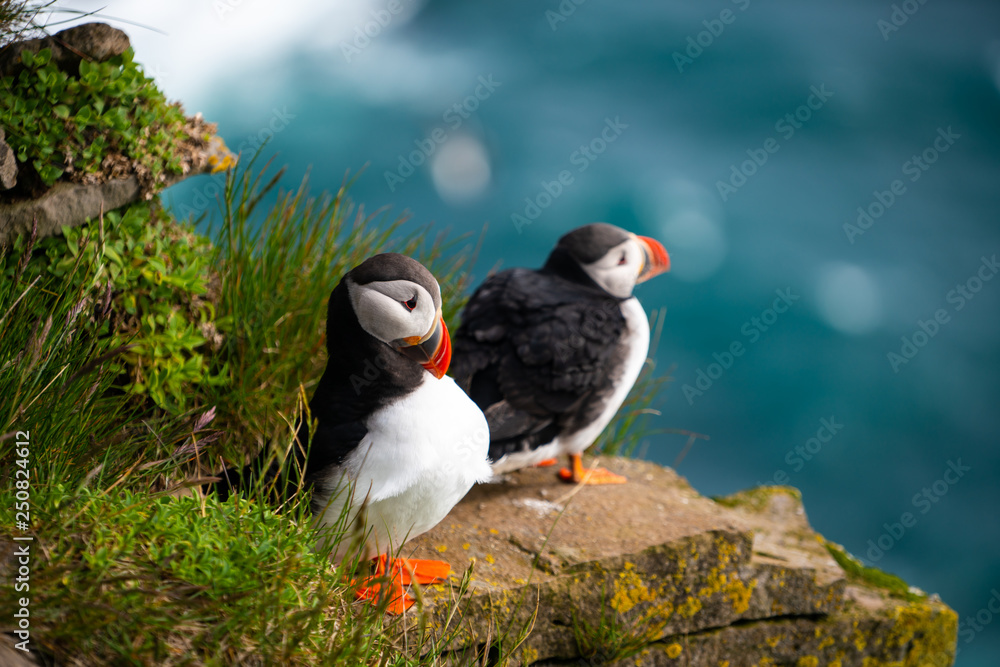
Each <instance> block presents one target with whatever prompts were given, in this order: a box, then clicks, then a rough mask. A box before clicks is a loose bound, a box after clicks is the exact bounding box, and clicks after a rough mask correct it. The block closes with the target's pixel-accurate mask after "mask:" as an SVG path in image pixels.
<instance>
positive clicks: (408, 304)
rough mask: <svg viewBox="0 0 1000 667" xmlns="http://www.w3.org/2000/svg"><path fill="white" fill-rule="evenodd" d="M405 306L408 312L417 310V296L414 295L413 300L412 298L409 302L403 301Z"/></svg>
mask: <svg viewBox="0 0 1000 667" xmlns="http://www.w3.org/2000/svg"><path fill="white" fill-rule="evenodd" d="M403 306H404V307H405V308H406V309H407V310H409V311H412V310H413V309H414V308H416V307H417V295H415V294H414V295H413V298H411V299H410V300H409V301H403Z"/></svg>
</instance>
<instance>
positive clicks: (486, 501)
mask: <svg viewBox="0 0 1000 667" xmlns="http://www.w3.org/2000/svg"><path fill="white" fill-rule="evenodd" d="M601 463H602V465H604V466H605V467H607V468H609V469H611V470H613V471H615V472H618V473H621V474H624V475H626V476H627V477H628V478H629V483H628V484H625V485H616V486H594V487H586V486H585V487H569V486H566V485H564V484H561V483H560V482H558V481H556V480H555V475H554V473H553V472H552V470H550V469H529V470H522V471H520V472H518V473H516V474H515V475H513V477H514V478H516V483H510V482H501V483H496V484H486V485H480V486H478V487H476V488H475V489H473V491H472V492H471V493H470V494H469V495H468V496H467V497H466V498H465V499H464V500H463V501H462V502H461V503H459V505H458V506H456V507H455V509H454V510H453V511H452V512H451V514H450V515H449V516H448V517H447V518H446V519H445V520H444V521H443V522H442V523H441V524H440V525H438V526H437V527H436V528H435V529H434V530H432V531H430V532H429V533H427V534H425V535H423V536H421V537H419V538H417V539H415V540H413V541H412V542H410V543H409V544H408V545H407V548H406V553H405V554H404V555H407V556H411V557H415V558H431V559H435V558H436V559H441V558H444V559H446V560H448V561H449V562H450V563H451V565H452V568H453V571H454V574H453V575H452V577H451V579H450V580H449V582H447V583H446V584H440V585H436V586H430V587H425V588H424V589H423V591H422V592H421V593H422V595H423V598H424V602H423V604H424V608H425V611H426V616H425V620H426V622H427V627H428V629H429V631H430V633H431V634H432V636H433V637H436V638H437V641H438V642H439V644H438V645H439V646H441V647H442V648H443V649H444V650H445V651H447V655H446V656H445V658H446V662H449V663H453V664H464V663H462V661H463V660H466V659H467V658H468V652H469V651H470V650H476V649H477V648H478V647H480V645H481V644H482V643H484V642H486V641H487V638H493V639H494V640H495V638H496V637H497V636H498V634H499V633H502V632H503V630H504V628H508V629H511V630H510V631H511V632H512V633H513V635H515V636H516V635H517V633H518V631H519V630H520V628H522V627H531V632H530V634H528V635H527V637H526V638H525V639H524V641H523V642H522V643H521V644H520V645H519V646H518V648H517V651H516V653H515V655H514V656H512V660H513V662H512V664H525V665H527V664H532V665H538V666H541V665H556V664H566V662H567V661H572V660H585V661H589V662H583V663H579V664H616V665H621V666H623V667H624V666H625V665H629V666H630V667H631V666H640V667H641V666H643V665H713V666H715V665H720V664H727V663H726V661H728V665H729V666H730V667H738V666H742V665H747V666H749V665H757V664H760V665H764V664H788V665H793V664H798V665H820V664H823V665H826V664H831V663H832V664H836V661H837V660H839V661H840V664H841V666H842V667H848V666H849V665H862V664H863V663H864V664H870V663H871V662H873V661H884V662H892V663H893V664H896V663H897V662H898V664H900V665H914V666H917V665H921V666H922V665H924V664H933V665H934V666H935V667H944V666H946V665H950V664H951V662H952V660H953V657H954V648H955V641H956V635H957V617H956V615H955V613H954V612H953V611H951V610H950V609H949V608H948V607H947V606H945V605H944V604H942V603H940V602H938V601H935V600H933V599H931V598H917V597H915V596H913V597H912V599H909V600H907V599H901V598H897V597H892V596H890V595H889V593H888V592H886V591H883V590H880V589H877V588H875V587H873V586H872V585H871V584H868V583H866V582H863V581H855V580H852V579H851V578H850V577H848V575H847V574H846V573H845V572H844V570H843V569H841V567H840V566H839V565H838V564H837V562H836V561H835V560H834V559H833V557H832V556H831V554H830V552H829V551H828V549H827V547H826V543H825V540H824V539H823V538H822V537H821V536H819V535H818V534H817V533H816V532H815V531H813V530H812V528H810V526H809V523H808V520H807V519H806V514H805V511H804V509H803V507H802V503H801V500H800V497H799V494H798V492H797V491H796V490H795V489H791V488H787V487H764V488H762V489H757V490H754V491H751V492H746V493H743V494H737V495H736V496H733V497H730V498H727V499H722V500H720V501H719V502H716V501H713V500H710V499H708V498H704V497H702V496H700V495H699V494H698V493H697V492H696V491H694V490H693V489H692V488H691V487H690V486H689V485H688V483H687V482H686V481H685V480H684V479H683V478H681V477H679V476H678V475H677V474H676V473H674V472H673V471H672V470H670V469H667V468H662V467H660V466H656V465H654V464H650V463H645V462H641V461H632V460H627V459H614V458H612V459H602V461H601ZM470 566H472V567H471V573H469V568H470ZM463 575H466V576H467V577H468V579H467V580H466V581H465V583H464V586H465V587H466V588H467V590H466V592H465V593H464V594H463V593H462V592H461V588H462V586H463V583H462V577H463ZM456 600H457V602H456ZM414 609H416V607H415V608H414ZM417 617H418V614H409V615H408V616H407V617H406V618H407V619H411V620H410V626H409V628H408V629H409V631H410V632H412V631H414V629H415V627H416V624H417V622H418V621H417V620H416V619H417ZM930 659H933V660H936V662H928V660H930ZM768 660H770V661H772V662H768ZM616 661H618V662H616ZM866 661H867V662H866ZM877 664H883V662H878V663H877Z"/></svg>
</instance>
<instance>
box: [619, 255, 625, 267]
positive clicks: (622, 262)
mask: <svg viewBox="0 0 1000 667" xmlns="http://www.w3.org/2000/svg"><path fill="white" fill-rule="evenodd" d="M625 263H626V260H625V253H622V256H621V258H620V259H619V260H618V266H621V265H622V264H625Z"/></svg>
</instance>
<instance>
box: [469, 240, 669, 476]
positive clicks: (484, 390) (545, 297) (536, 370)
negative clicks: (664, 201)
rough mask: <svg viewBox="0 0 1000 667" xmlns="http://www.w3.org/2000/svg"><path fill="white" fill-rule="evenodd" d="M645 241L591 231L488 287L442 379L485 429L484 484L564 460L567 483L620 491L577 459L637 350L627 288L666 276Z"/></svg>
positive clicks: (665, 261) (643, 343) (656, 247)
mask: <svg viewBox="0 0 1000 667" xmlns="http://www.w3.org/2000/svg"><path fill="white" fill-rule="evenodd" d="M669 269H670V256H669V255H668V254H667V251H666V249H665V248H664V247H663V245H662V244H661V243H660V242H658V241H656V240H655V239H652V238H648V237H645V236H637V235H636V234H633V233H631V232H628V231H626V230H624V229H621V228H620V227H616V226H614V225H610V224H607V223H603V222H597V223H593V224H589V225H584V226H582V227H578V228H576V229H574V230H572V231H570V232H569V233H567V234H565V235H564V236H563V237H562V238H560V239H559V241H558V243H557V244H556V246H555V248H554V249H553V250H552V252H551V253H550V254H549V257H548V259H547V260H546V262H545V265H544V266H542V268H540V269H537V270H534V269H525V268H515V269H508V270H506V271H502V272H500V273H496V274H494V275H493V276H491V277H489V278H488V279H487V280H486V281H485V282H484V283H483V284H482V285H481V286H480V287H479V288H478V289H477V290H476V291H475V293H474V294H473V295H472V298H471V299H470V300H469V302H468V303H467V304H466V306H465V309H464V311H463V313H462V323H461V326H460V327H459V328H458V330H457V331H456V333H455V346H454V359H453V362H452V374H453V376H454V377H455V380H456V381H457V382H458V384H459V386H460V387H462V389H464V390H465V391H466V392H467V393H468V394H469V396H470V397H471V398H472V400H473V401H475V402H476V404H477V405H478V406H479V407H480V408H482V410H483V412H484V413H485V415H486V419H487V421H488V422H489V425H490V448H489V450H490V458H491V459H492V461H493V463H492V469H493V472H494V474H495V475H499V474H502V473H506V472H510V471H513V470H517V469H520V468H525V467H528V466H535V465H552V464H554V463H555V462H556V459H557V457H559V456H568V459H569V467H568V468H562V469H561V470H560V471H559V477H560V478H561V479H562V480H563V481H565V482H570V483H585V484H620V483H623V482H625V481H626V479H625V478H624V477H622V476H620V475H617V474H615V473H612V472H610V471H608V470H605V469H602V468H595V469H592V470H585V469H584V468H583V464H582V461H581V455H582V453H583V452H584V450H586V449H587V448H588V447H589V446H590V445H591V444H593V442H594V441H595V440H596V439H597V437H598V436H599V435H600V434H601V431H603V430H604V427H605V426H607V425H608V422H610V421H611V418H612V417H614V415H615V413H616V412H617V411H618V408H619V407H620V406H621V404H622V402H623V401H624V400H625V397H626V395H627V394H628V392H629V390H630V389H631V388H632V385H633V384H634V383H635V381H636V378H638V376H639V372H640V371H641V370H642V366H643V364H644V363H645V360H646V354H647V352H648V351H649V319H648V318H647V316H646V313H645V311H643V309H642V305H641V304H640V303H639V301H638V300H637V299H636V298H635V297H634V296H633V295H632V290H633V288H634V287H635V286H636V284H637V283H641V282H644V281H646V280H649V279H650V278H652V277H654V276H657V275H659V274H661V273H664V272H666V271H669Z"/></svg>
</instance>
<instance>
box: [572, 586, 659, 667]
mask: <svg viewBox="0 0 1000 667" xmlns="http://www.w3.org/2000/svg"><path fill="white" fill-rule="evenodd" d="M606 593H607V591H606V589H605V588H604V586H602V589H601V605H600V611H599V612H598V613H599V615H598V617H597V619H596V622H595V623H591V622H589V621H587V620H586V619H583V618H580V616H579V615H578V614H577V613H576V611H574V612H573V637H574V639H575V640H576V646H577V650H578V651H579V652H580V655H581V656H583V657H584V658H587V659H589V660H590V661H591V663H592V664H596V665H604V664H609V663H614V662H618V661H620V660H626V659H628V658H631V657H632V656H634V655H636V654H637V653H639V652H640V651H642V650H643V649H644V648H646V647H647V646H649V644H650V643H651V642H654V641H656V640H657V639H659V638H660V634H661V633H662V631H663V628H664V627H665V625H666V623H665V622H663V621H656V622H654V621H652V620H650V619H649V616H650V613H649V611H647V612H646V613H645V614H642V615H640V616H639V617H638V618H636V619H634V620H632V621H631V622H627V621H623V620H622V619H621V618H619V616H618V612H617V611H615V610H614V609H612V607H611V605H610V604H609V602H610V601H609V600H608V599H607V594H606Z"/></svg>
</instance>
